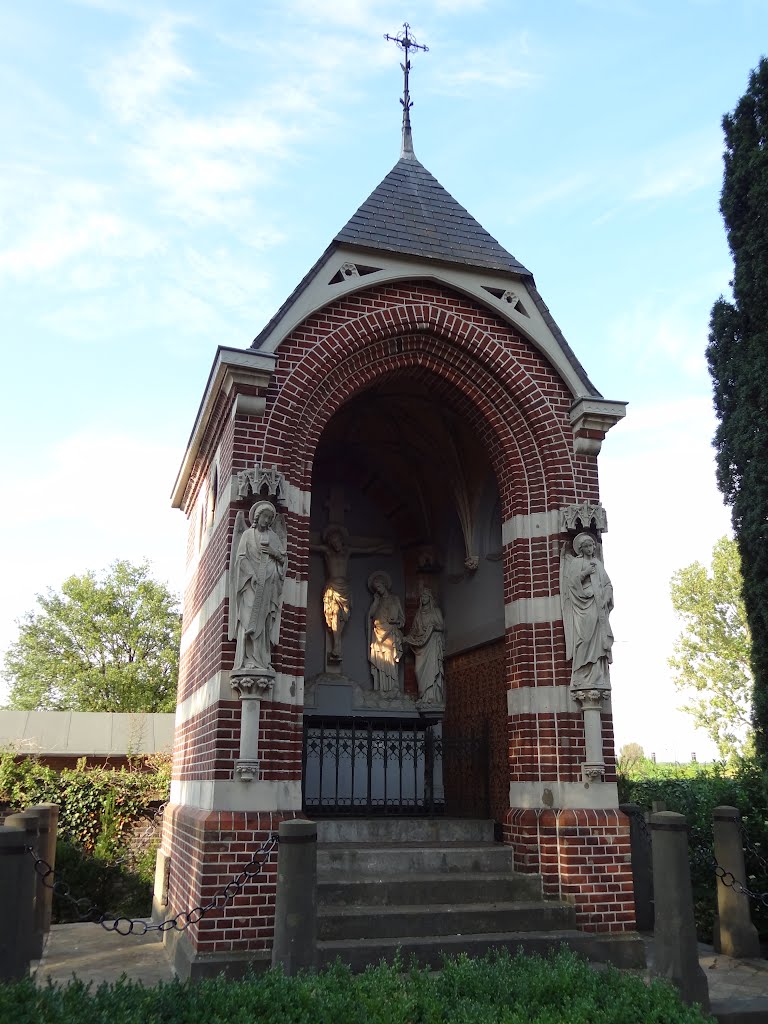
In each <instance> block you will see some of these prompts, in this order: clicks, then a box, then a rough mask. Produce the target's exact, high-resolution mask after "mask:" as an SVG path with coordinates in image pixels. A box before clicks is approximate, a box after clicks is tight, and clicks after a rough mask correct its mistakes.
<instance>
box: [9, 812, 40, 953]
mask: <svg viewBox="0 0 768 1024" xmlns="http://www.w3.org/2000/svg"><path fill="white" fill-rule="evenodd" d="M5 824H6V826H8V827H9V828H17V829H21V830H22V831H23V832H24V835H25V840H26V844H27V846H31V847H32V849H33V850H34V851H35V852H37V849H38V846H37V843H38V839H37V826H38V817H37V815H36V814H34V813H33V812H32V811H19V812H18V813H17V814H8V815H6V818H5ZM26 859H27V870H26V872H25V873H24V876H23V878H22V879H21V891H20V892H21V899H22V901H23V902H22V906H23V907H25V908H26V909H25V910H24V913H23V915H22V931H21V935H20V939H19V941H20V942H21V943H22V945H23V947H24V949H25V955H26V956H27V958H28V959H29V960H39V959H40V957H41V956H42V955H43V933H42V932H40V931H38V930H37V928H36V922H35V895H36V893H37V872H36V871H35V863H34V861H33V860H32V858H31V857H30V855H29V853H27V858H26Z"/></svg>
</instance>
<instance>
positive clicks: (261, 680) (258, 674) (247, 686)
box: [229, 668, 275, 700]
mask: <svg viewBox="0 0 768 1024" xmlns="http://www.w3.org/2000/svg"><path fill="white" fill-rule="evenodd" d="M229 682H230V685H231V687H232V689H233V690H234V691H235V693H236V694H237V696H238V697H239V698H240V699H241V700H261V699H263V698H264V697H269V695H270V694H271V693H272V688H273V686H274V685H275V673H274V672H273V671H271V670H269V669H247V668H246V669H239V670H238V671H236V672H233V673H232V674H231V675H230V677H229Z"/></svg>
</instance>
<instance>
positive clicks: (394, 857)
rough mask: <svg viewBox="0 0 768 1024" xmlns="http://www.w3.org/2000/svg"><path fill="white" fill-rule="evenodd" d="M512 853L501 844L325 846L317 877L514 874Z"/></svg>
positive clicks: (319, 857)
mask: <svg viewBox="0 0 768 1024" xmlns="http://www.w3.org/2000/svg"><path fill="white" fill-rule="evenodd" d="M513 869H514V861H513V852H512V848H511V847H510V846H504V845H503V844H502V843H399V844H397V845H394V844H393V845H387V846H379V845H378V844H371V845H370V846H366V845H364V844H360V843H357V844H351V843H350V844H347V843H324V844H318V847H317V877H318V879H319V880H320V881H325V880H326V879H331V878H339V877H341V878H380V877H384V876H390V875H404V874H411V873H415V872H418V873H427V874H438V873H440V874H442V873H459V872H465V871H472V872H480V871H487V872H492V873H494V874H503V873H504V872H512V870H513Z"/></svg>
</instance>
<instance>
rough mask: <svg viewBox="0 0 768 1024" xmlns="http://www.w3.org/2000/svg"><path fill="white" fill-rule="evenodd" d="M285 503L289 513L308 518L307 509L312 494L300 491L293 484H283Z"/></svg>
mask: <svg viewBox="0 0 768 1024" xmlns="http://www.w3.org/2000/svg"><path fill="white" fill-rule="evenodd" d="M285 503H286V506H287V508H288V511H289V512H295V513H296V514H297V515H300V516H304V517H305V518H307V519H308V518H309V509H310V505H311V503H312V492H311V491H302V490H301V488H300V487H296V485H295V484H289V483H288V481H287V480H286V482H285Z"/></svg>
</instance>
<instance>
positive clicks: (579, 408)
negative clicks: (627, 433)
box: [570, 398, 627, 455]
mask: <svg viewBox="0 0 768 1024" xmlns="http://www.w3.org/2000/svg"><path fill="white" fill-rule="evenodd" d="M626 411H627V403H626V402H609V401H607V400H606V399H605V398H577V399H576V401H575V402H574V403H573V405H572V406H571V412H570V420H571V426H572V427H573V450H574V452H575V453H576V455H597V454H598V453H599V451H600V448H601V446H602V443H603V438H604V437H605V435H606V434H607V433H608V431H609V430H610V429H611V427H612V426H614V425H615V424H616V423H618V422H619V420H621V419H623V418H624V416H625V415H626Z"/></svg>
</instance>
